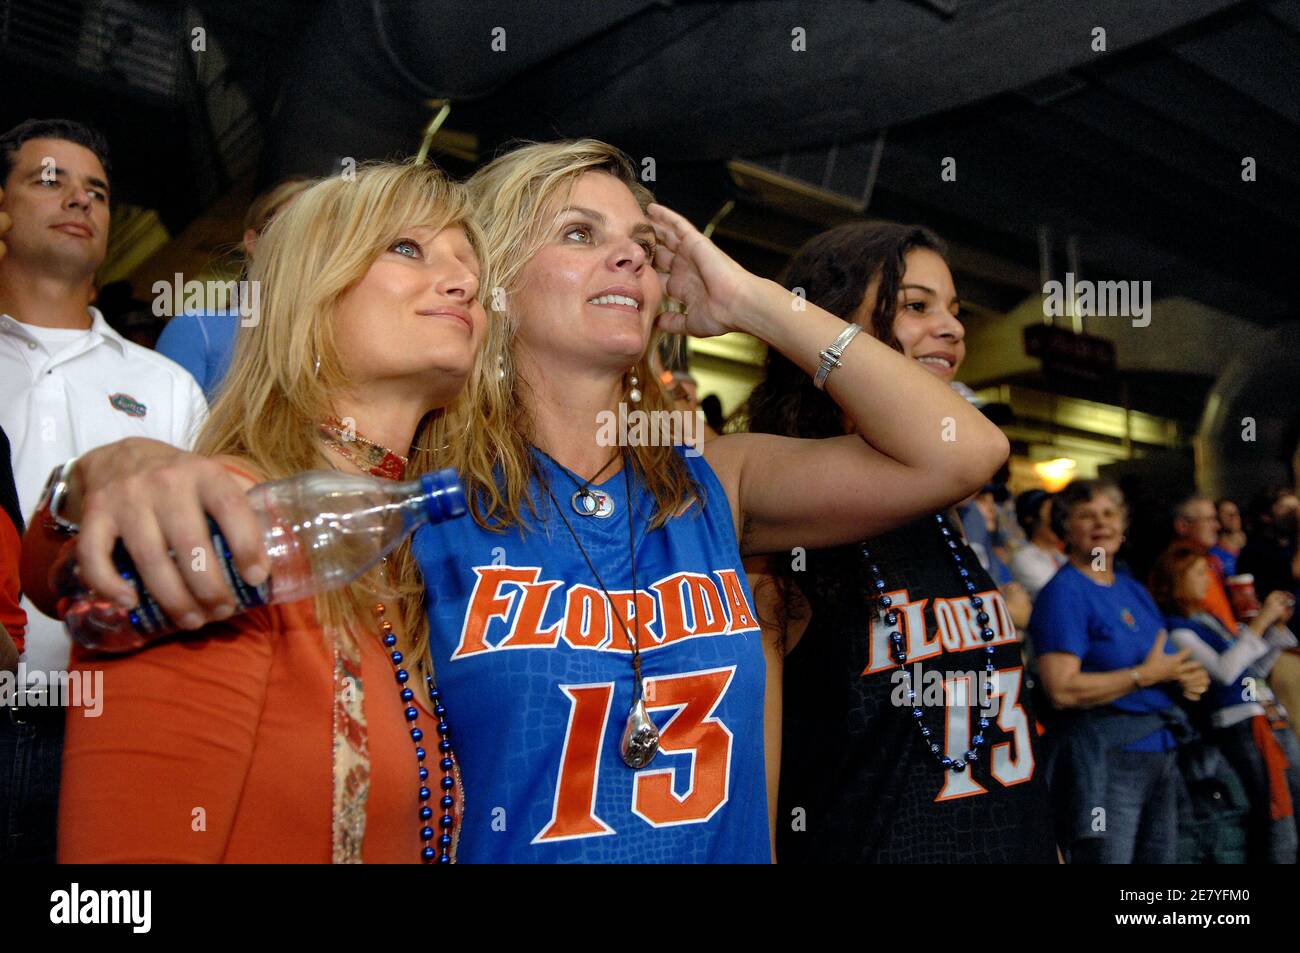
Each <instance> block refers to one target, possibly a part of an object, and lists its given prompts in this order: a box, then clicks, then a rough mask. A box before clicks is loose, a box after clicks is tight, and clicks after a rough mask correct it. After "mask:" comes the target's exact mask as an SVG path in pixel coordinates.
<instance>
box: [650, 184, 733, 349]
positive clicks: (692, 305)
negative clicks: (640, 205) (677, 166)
mask: <svg viewBox="0 0 1300 953" xmlns="http://www.w3.org/2000/svg"><path fill="white" fill-rule="evenodd" d="M646 215H647V216H649V218H650V222H651V224H653V225H654V227H655V234H656V235H657V237H658V239H659V249H658V252H657V253H656V256H655V267H656V268H657V269H658V270H659V272H660V281H661V282H662V284H663V286H664V291H665V293H666V294H668V295H671V296H672V297H674V298H676V299H677V300H678V301H681V302H682V303H683V304H684V305H685V306H686V313H685V314H680V313H677V312H672V311H665V312H662V313H661V314H660V315H659V317H658V322H659V326H660V327H661V328H663V329H664V330H665V331H670V332H672V333H674V334H690V335H693V336H695V337H712V336H713V335H715V334H726V333H727V332H728V331H733V330H735V329H736V320H735V319H736V316H737V314H738V313H739V312H740V311H741V310H742V309H743V308H744V307H745V305H744V302H745V300H746V296H747V295H748V294H749V292H750V289H751V286H752V284H753V283H754V282H756V281H757V280H758V279H756V278H755V277H754V276H753V275H751V274H750V273H749V272H748V271H746V270H745V269H744V268H742V267H741V266H740V265H738V264H737V263H736V262H735V261H733V260H732V259H731V258H729V257H728V256H727V255H726V254H725V253H723V251H722V250H721V249H720V248H718V246H717V245H715V244H713V242H711V241H710V240H709V239H707V238H705V237H704V236H703V235H702V234H700V231H699V229H697V228H696V227H695V226H694V225H692V224H691V223H690V222H688V221H687V220H686V219H685V218H683V217H682V216H680V215H678V214H677V213H676V212H674V211H672V210H671V209H669V208H666V207H665V206H663V205H659V204H653V205H651V206H650V207H649V208H648V209H646Z"/></svg>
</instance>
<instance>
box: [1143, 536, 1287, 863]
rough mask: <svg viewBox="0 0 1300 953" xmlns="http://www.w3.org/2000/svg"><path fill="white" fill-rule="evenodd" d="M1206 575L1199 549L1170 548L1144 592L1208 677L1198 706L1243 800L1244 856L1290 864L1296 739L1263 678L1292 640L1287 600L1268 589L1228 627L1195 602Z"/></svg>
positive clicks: (1207, 582) (1203, 589) (1171, 633)
mask: <svg viewBox="0 0 1300 953" xmlns="http://www.w3.org/2000/svg"><path fill="white" fill-rule="evenodd" d="M1209 573H1210V567H1209V564H1208V562H1207V560H1206V557H1205V554H1204V553H1201V552H1197V551H1196V550H1195V549H1194V548H1192V547H1190V546H1186V545H1174V546H1171V547H1170V548H1169V549H1168V550H1166V551H1165V552H1164V554H1162V555H1161V557H1160V559H1159V560H1157V561H1156V564H1155V567H1154V568H1153V569H1152V570H1151V594H1152V595H1153V596H1154V597H1155V599H1156V602H1157V604H1159V606H1160V608H1161V609H1163V610H1164V611H1165V613H1166V623H1167V625H1168V626H1169V637H1170V639H1172V640H1173V642H1174V644H1175V645H1177V646H1178V647H1179V648H1182V649H1186V650H1188V651H1189V652H1191V654H1192V657H1193V658H1194V659H1196V660H1197V661H1198V662H1199V663H1200V664H1201V665H1203V666H1204V667H1205V670H1206V671H1207V672H1209V674H1210V679H1211V681H1212V682H1213V684H1212V686H1211V687H1210V689H1209V691H1208V692H1206V695H1205V698H1204V700H1203V702H1202V704H1203V705H1204V707H1205V708H1206V709H1207V711H1206V717H1207V718H1208V720H1209V723H1210V728H1209V736H1210V739H1211V740H1212V741H1213V742H1214V743H1215V745H1217V746H1218V748H1219V750H1220V751H1222V752H1223V754H1224V757H1226V758H1227V759H1228V762H1229V763H1230V764H1231V765H1232V767H1233V770H1235V771H1236V772H1237V774H1238V776H1239V777H1240V778H1241V782H1242V784H1243V785H1245V787H1246V792H1247V794H1248V796H1249V798H1250V820H1249V828H1248V832H1247V841H1246V850H1247V854H1246V858H1247V861H1248V862H1250V863H1261V864H1263V863H1272V864H1294V863H1295V862H1296V825H1295V811H1294V805H1295V804H1296V803H1300V775H1298V774H1297V771H1298V770H1300V740H1297V739H1296V736H1295V735H1293V734H1292V733H1291V730H1290V728H1289V727H1288V725H1287V713H1286V710H1285V709H1284V708H1282V706H1281V705H1280V704H1278V702H1277V700H1276V699H1275V698H1274V697H1273V692H1272V691H1271V690H1270V689H1269V687H1268V681H1267V679H1268V674H1269V672H1270V671H1271V670H1272V668H1273V664H1274V663H1275V662H1276V661H1277V658H1278V656H1279V655H1280V654H1281V653H1282V652H1283V651H1284V650H1285V649H1289V648H1294V647H1295V646H1296V637H1295V635H1294V633H1292V632H1291V630H1290V629H1288V628H1287V627H1286V623H1287V622H1288V621H1290V619H1291V613H1292V611H1293V609H1294V606H1295V602H1294V600H1293V599H1292V598H1291V596H1290V595H1289V594H1287V593H1285V592H1272V593H1269V595H1268V598H1266V599H1265V600H1264V604H1263V606H1261V608H1260V611H1259V614H1258V615H1256V616H1255V618H1253V619H1251V620H1250V621H1249V622H1247V623H1244V624H1243V625H1241V626H1239V627H1238V629H1237V631H1236V632H1235V633H1234V632H1229V631H1228V630H1227V629H1225V628H1224V626H1223V623H1222V622H1220V621H1219V620H1218V619H1217V618H1215V616H1214V615H1213V614H1212V613H1209V612H1206V611H1205V610H1204V609H1203V608H1202V605H1203V603H1204V600H1205V592H1206V590H1207V589H1208V588H1209V585H1210V576H1209ZM1288 802H1290V807H1288Z"/></svg>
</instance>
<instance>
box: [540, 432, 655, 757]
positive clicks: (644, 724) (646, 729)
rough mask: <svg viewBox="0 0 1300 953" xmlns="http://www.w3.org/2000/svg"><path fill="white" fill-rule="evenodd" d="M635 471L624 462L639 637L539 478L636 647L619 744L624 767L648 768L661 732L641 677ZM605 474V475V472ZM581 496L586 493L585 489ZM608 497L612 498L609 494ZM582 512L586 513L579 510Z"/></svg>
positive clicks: (544, 481)
mask: <svg viewBox="0 0 1300 953" xmlns="http://www.w3.org/2000/svg"><path fill="white" fill-rule="evenodd" d="M538 452H539V453H541V454H543V455H544V456H545V457H546V458H547V459H548V460H550V461H551V462H552V463H555V465H556V466H557V467H558V466H560V464H558V463H556V462H555V458H554V457H552V456H551V455H550V454H548V453H546V451H545V450H542V449H540V448H538ZM616 457H617V455H616ZM612 462H613V460H611V461H610V463H612ZM605 466H606V467H608V466H609V464H608V463H607V464H605ZM561 469H563V467H561ZM631 469H632V468H631V466H630V465H629V464H628V462H627V461H626V460H624V462H623V484H624V486H625V487H626V488H627V492H626V496H627V499H626V501H625V505H626V506H627V549H628V558H629V559H630V560H631V563H632V628H633V630H634V631H635V634H633V632H629V631H628V628H627V623H626V622H624V621H623V617H622V616H621V615H620V614H619V612H618V609H617V608H616V607H615V605H614V600H613V598H612V597H611V596H610V594H609V589H607V588H606V587H605V582H604V580H602V579H601V578H600V573H598V572H596V566H595V564H594V563H593V562H592V561H591V557H590V556H588V555H587V550H586V548H585V547H584V546H583V545H582V540H580V539H579V538H578V534H577V533H576V532H574V530H573V525H572V524H571V523H570V522H569V518H568V517H567V516H565V515H564V510H563V509H561V507H560V504H559V501H558V500H556V499H555V494H554V493H552V492H551V485H550V481H548V480H547V479H546V477H545V476H544V475H541V474H539V476H540V477H541V481H542V486H543V487H545V488H546V495H547V496H549V497H550V498H551V503H552V504H553V505H554V506H555V512H556V513H558V514H559V515H560V519H561V520H563V521H564V526H565V528H566V529H567V530H568V531H569V535H570V536H572V537H573V542H574V543H575V544H576V545H577V547H578V552H580V553H582V558H583V559H585V560H586V561H587V568H588V569H590V570H591V574H592V575H593V576H594V577H595V578H596V584H597V585H598V586H600V591H601V592H603V593H604V594H605V600H606V601H607V602H608V603H609V611H610V614H611V615H613V616H614V618H615V619H616V620H617V621H618V624H619V626H620V627H621V628H622V629H623V634H624V635H625V636H627V641H628V644H629V645H630V646H632V677H633V685H632V707H631V708H629V709H628V713H627V724H626V725H625V726H624V728H623V738H622V741H621V742H620V744H619V753H620V754H621V755H622V757H623V763H624V764H626V765H627V766H628V767H629V768H644V767H645V766H646V765H647V764H649V763H650V762H651V761H653V760H654V756H655V755H656V754H657V753H658V752H659V729H658V728H656V727H655V723H654V721H652V720H651V718H650V713H649V712H648V711H646V707H645V680H644V679H643V678H642V676H641V615H640V607H639V606H638V604H637V603H638V598H637V597H638V596H639V595H640V590H639V588H638V587H637V584H636V528H635V526H634V524H633V522H632V509H633V507H632V475H631ZM566 472H567V471H566ZM601 472H602V473H603V472H604V469H603V468H602V470H601ZM599 475H600V474H597V475H596V476H599ZM595 478H596V477H592V479H593V480H594V479H595ZM575 482H576V481H575ZM579 492H582V491H581V489H580V490H579ZM604 495H606V496H608V494H604ZM573 496H574V508H575V509H576V508H577V497H578V493H575V494H574V495H573ZM579 512H582V511H581V510H579ZM609 512H610V513H612V512H614V510H613V501H612V500H611V501H610V511H609ZM597 515H599V514H597ZM605 515H606V516H608V515H609V514H608V513H607V514H605Z"/></svg>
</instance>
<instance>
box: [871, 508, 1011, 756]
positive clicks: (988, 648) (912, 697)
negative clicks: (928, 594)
mask: <svg viewBox="0 0 1300 953" xmlns="http://www.w3.org/2000/svg"><path fill="white" fill-rule="evenodd" d="M934 522H935V525H936V526H938V528H939V534H940V535H941V536H942V537H943V540H944V542H945V543H947V545H948V552H949V555H951V556H952V561H953V564H954V565H955V566H956V567H957V575H959V576H960V577H961V581H962V584H963V585H964V586H965V587H966V594H967V596H968V597H969V599H970V604H971V607H972V608H973V609H974V610H975V622H976V623H977V624H978V625H979V626H980V638H981V639H983V640H984V641H985V642H992V641H993V639H994V637H995V635H996V633H995V632H994V631H993V630H992V629H991V628H989V614H988V613H987V612H985V611H984V600H983V599H982V598H980V597H979V596H977V595H976V594H975V593H976V592H977V591H978V589H979V587H978V586H976V585H975V583H973V582H971V580H970V570H969V569H967V568H966V567H965V566H964V565H963V558H962V555H961V553H960V552H959V549H960V544H959V543H958V542H957V540H956V539H954V538H953V532H952V529H951V528H950V527H949V526H948V520H947V519H946V518H945V517H944V515H943V514H942V513H936V514H934ZM861 548H862V558H863V560H864V561H865V563H866V566H867V571H868V572H869V573H871V576H872V580H871V588H872V589H873V590H874V591H875V592H876V593H878V594H879V598H878V599H877V600H876V604H877V606H878V607H879V609H880V611H881V613H882V615H883V617H884V620H885V624H886V625H888V626H894V625H897V624H898V612H897V610H895V609H894V608H893V604H894V600H893V599H891V598H890V597H889V596H887V595H885V594H884V591H885V579H884V576H883V574H882V573H881V572H880V567H879V566H878V565H877V564H876V562H875V560H874V559H873V558H872V556H871V550H870V548H869V547H868V546H867V544H866V543H863V544H862V547H861ZM993 652H994V646H992V645H985V646H984V655H985V659H984V671H985V672H986V673H987V674H988V675H989V676H990V677H991V676H992V675H993ZM889 656H890V658H892V659H893V660H894V661H895V662H897V663H898V666H899V668H901V669H902V672H903V678H904V679H905V682H906V687H907V700H908V702H909V703H910V704H911V705H912V721H913V722H914V723H915V724H916V727H917V729H918V730H919V731H920V732H921V738H922V740H923V741H924V742H925V744H926V746H927V747H928V748H929V749H930V753H931V754H932V755H934V756H935V759H936V760H937V761H938V762H939V763H940V764H941V765H943V766H944V767H945V768H947V769H948V770H950V771H957V772H961V771H965V770H966V766H967V765H968V764H970V763H971V762H973V761H978V760H979V749H980V747H981V746H982V745H984V744H985V743H986V742H985V738H984V731H985V730H986V729H987V728H988V727H989V724H990V722H989V715H990V714H991V711H990V710H989V708H988V707H987V705H986V704H985V703H986V702H991V699H984V698H982V699H981V703H980V719H979V726H980V730H979V732H978V733H976V735H975V737H974V738H972V739H971V746H970V749H969V750H968V751H967V752H966V756H965V757H964V758H950V757H949V756H948V755H945V754H944V753H943V747H942V746H941V745H940V744H939V743H938V742H937V741H933V740H931V735H932V734H933V732H932V730H931V729H930V727H929V726H928V725H926V724H925V713H924V712H923V711H921V709H920V707H919V706H917V704H916V686H915V685H913V684H912V673H911V672H909V671H908V670H907V651H906V650H905V649H904V648H903V633H901V632H899V631H898V630H897V629H894V630H893V631H891V632H890V633H889ZM981 694H982V693H981Z"/></svg>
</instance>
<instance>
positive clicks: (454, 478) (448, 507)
mask: <svg viewBox="0 0 1300 953" xmlns="http://www.w3.org/2000/svg"><path fill="white" fill-rule="evenodd" d="M420 485H421V486H423V487H424V492H425V493H426V494H427V496H426V498H425V501H424V506H425V509H426V510H427V511H428V514H429V520H430V521H431V522H434V523H441V522H442V521H443V520H449V519H453V518H454V517H457V516H464V515H465V511H466V506H465V487H464V485H463V484H462V483H461V482H460V476H459V475H458V474H457V473H456V471H455V470H453V469H451V468H450V467H448V468H447V469H445V470H435V471H434V472H433V473H424V474H421V475H420Z"/></svg>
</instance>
